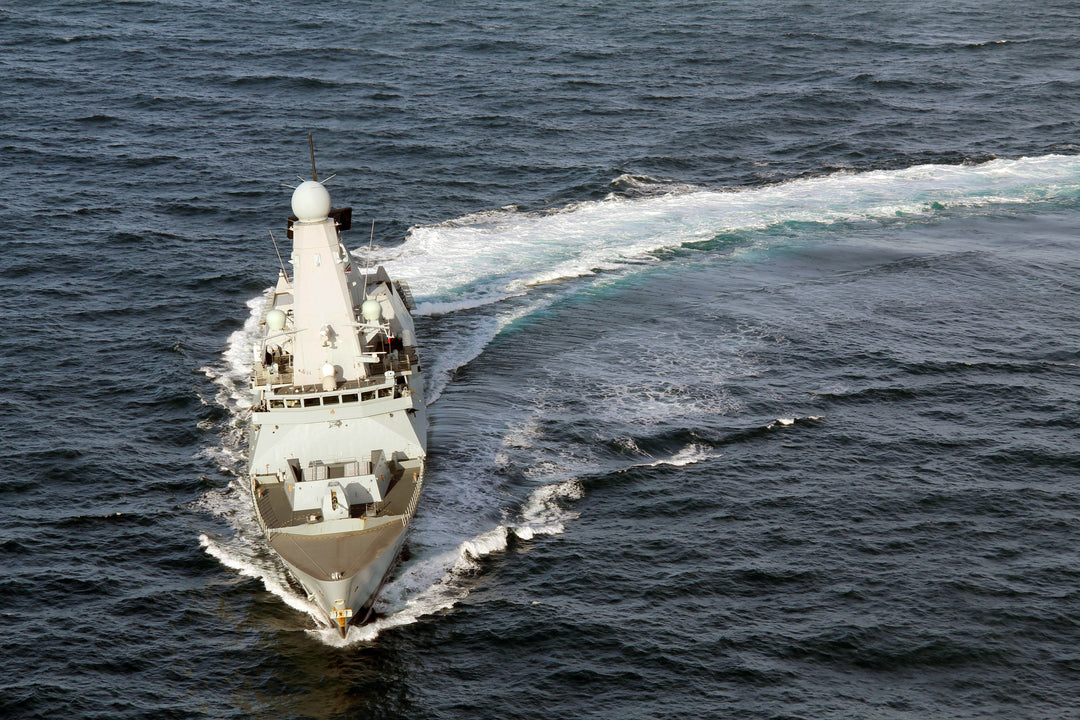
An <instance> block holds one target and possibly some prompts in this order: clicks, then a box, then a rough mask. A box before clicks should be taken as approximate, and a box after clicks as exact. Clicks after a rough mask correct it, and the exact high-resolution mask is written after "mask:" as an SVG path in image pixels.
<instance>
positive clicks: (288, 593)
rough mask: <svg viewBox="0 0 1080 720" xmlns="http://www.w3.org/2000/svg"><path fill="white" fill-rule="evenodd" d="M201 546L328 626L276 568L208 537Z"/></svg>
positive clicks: (310, 603) (201, 541)
mask: <svg viewBox="0 0 1080 720" xmlns="http://www.w3.org/2000/svg"><path fill="white" fill-rule="evenodd" d="M199 544H200V545H202V547H203V549H204V550H205V551H206V553H207V554H208V555H210V556H211V557H213V558H215V559H216V560H217V561H218V562H220V563H221V564H222V565H224V566H225V567H227V568H229V569H231V570H235V571H237V572H238V573H240V574H241V575H245V576H247V577H251V578H256V579H257V580H262V583H263V587H264V588H266V590H267V592H271V593H273V594H274V595H276V596H277V597H279V598H280V599H281V600H282V601H283V602H284V603H285V604H286V605H288V606H289V607H291V608H293V609H294V610H298V611H300V612H304V613H308V614H309V615H311V616H312V617H313V618H315V619H317V620H320V622H322V623H323V624H326V621H324V620H322V619H321V616H322V613H321V612H320V611H319V608H318V606H316V605H315V604H314V603H312V602H309V601H308V600H306V599H305V598H303V597H302V596H300V595H299V594H297V593H296V592H294V591H293V590H292V589H291V588H290V587H289V585H288V581H287V580H286V578H285V576H284V574H283V573H280V572H274V570H275V568H273V566H267V565H266V564H263V563H258V562H255V561H254V560H253V559H252V558H251V557H245V556H243V555H240V554H236V553H235V551H232V552H230V551H229V550H226V549H225V548H224V547H222V546H221V545H219V544H218V543H216V542H214V541H213V540H211V539H210V538H209V537H207V536H206V535H200V536H199ZM327 627H329V626H327Z"/></svg>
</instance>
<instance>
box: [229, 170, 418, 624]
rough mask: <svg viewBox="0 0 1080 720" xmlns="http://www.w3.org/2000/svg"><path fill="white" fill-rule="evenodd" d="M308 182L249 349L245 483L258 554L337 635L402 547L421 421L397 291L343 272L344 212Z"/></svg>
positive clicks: (400, 286)
mask: <svg viewBox="0 0 1080 720" xmlns="http://www.w3.org/2000/svg"><path fill="white" fill-rule="evenodd" d="M313 176H314V177H315V179H314V180H308V181H305V182H303V183H302V184H301V185H300V186H299V187H297V188H296V189H295V191H294V192H293V195H292V211H293V217H291V218H289V223H288V236H289V238H291V239H292V242H293V247H292V254H291V256H290V258H289V262H290V263H291V264H292V273H291V275H290V274H289V273H288V272H287V271H286V267H285V263H284V262H282V263H281V272H280V274H279V276H278V280H277V285H276V286H275V287H274V289H273V294H272V296H271V297H270V299H269V302H268V304H267V307H266V312H265V315H264V316H263V319H262V324H261V328H260V330H261V337H260V338H259V339H258V341H256V343H255V346H254V350H255V353H254V354H255V358H254V364H253V371H252V377H251V389H252V393H253V405H252V412H251V427H250V436H249V457H248V459H249V474H248V481H249V483H250V488H251V494H252V499H253V503H254V507H255V515H256V517H257V518H258V521H259V525H260V526H261V527H262V529H263V532H264V533H265V534H266V538H267V541H268V542H269V544H270V547H271V548H273V549H274V551H275V552H276V553H277V554H278V555H279V556H280V557H281V559H282V560H283V561H284V563H285V565H286V566H287V567H288V568H289V571H290V572H291V573H292V575H293V576H294V577H295V578H296V580H297V581H299V583H300V584H301V585H302V586H303V587H304V590H305V591H306V592H307V595H308V598H309V600H311V601H312V602H314V603H315V604H316V605H318V607H319V608H320V609H321V611H322V612H323V613H324V614H325V617H326V620H327V621H328V622H329V623H330V624H331V626H336V627H337V628H339V629H340V631H341V634H342V636H344V635H345V634H346V632H347V629H348V624H349V623H350V622H363V621H364V620H365V619H366V615H367V614H368V613H369V612H370V608H371V604H372V603H373V602H374V600H375V596H376V594H377V593H378V590H379V587H380V586H381V584H382V582H383V581H384V580H385V578H386V576H387V574H388V573H389V572H390V570H391V567H392V565H393V563H394V560H395V559H396V558H397V556H398V553H399V551H400V550H401V545H402V543H403V542H404V540H405V533H406V529H407V528H408V526H409V521H410V520H411V519H412V516H413V512H414V511H415V509H416V503H417V501H418V500H419V498H420V490H421V488H422V486H423V482H424V463H425V458H426V452H427V414H426V410H425V406H424V392H423V382H422V379H421V376H420V365H419V360H418V358H417V352H416V345H417V343H416V335H415V332H414V329H413V321H412V316H411V315H410V314H409V313H410V310H412V309H413V300H412V295H411V293H410V292H409V288H408V286H407V285H406V284H405V283H404V282H403V281H401V280H393V279H391V278H390V277H389V276H388V275H387V273H386V271H385V269H384V268H382V267H379V268H377V269H376V270H375V271H368V270H365V271H361V270H360V269H359V268H358V267H357V266H356V265H355V264H354V263H353V262H352V257H351V256H350V255H349V252H348V251H347V250H346V248H345V245H344V244H343V243H342V242H341V239H340V232H341V231H344V230H347V229H348V228H349V226H350V225H351V218H352V210H351V208H347V207H346V208H341V209H336V210H335V209H331V203H330V194H329V192H327V190H326V188H325V186H324V185H323V184H322V183H320V182H318V176H317V175H315V174H314V173H313Z"/></svg>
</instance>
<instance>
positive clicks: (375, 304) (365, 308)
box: [360, 300, 382, 323]
mask: <svg viewBox="0 0 1080 720" xmlns="http://www.w3.org/2000/svg"><path fill="white" fill-rule="evenodd" d="M360 314H361V315H363V316H364V319H365V320H367V321H368V322H369V323H373V322H378V321H379V316H380V315H382V305H381V304H380V303H379V301H378V300H365V301H364V304H363V305H361V306H360Z"/></svg>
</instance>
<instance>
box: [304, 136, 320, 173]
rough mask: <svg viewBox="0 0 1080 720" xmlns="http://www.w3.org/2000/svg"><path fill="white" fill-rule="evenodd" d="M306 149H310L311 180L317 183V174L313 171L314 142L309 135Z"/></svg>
mask: <svg viewBox="0 0 1080 720" xmlns="http://www.w3.org/2000/svg"><path fill="white" fill-rule="evenodd" d="M307 141H308V147H309V148H310V149H311V179H312V180H314V181H315V182H319V173H318V171H316V170H315V141H314V140H313V139H312V138H311V133H308V134H307Z"/></svg>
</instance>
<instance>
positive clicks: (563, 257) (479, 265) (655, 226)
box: [384, 155, 1080, 314]
mask: <svg viewBox="0 0 1080 720" xmlns="http://www.w3.org/2000/svg"><path fill="white" fill-rule="evenodd" d="M663 190H664V188H663V186H657V191H658V192H660V191H663ZM1078 195H1080V157H1077V156H1066V155H1045V156H1041V157H1032V158H1020V159H1016V160H991V161H989V162H985V163H982V164H979V165H918V166H914V167H910V168H906V169H903V170H881V171H871V172H861V173H853V172H842V173H837V174H833V175H826V176H822V177H814V178H804V179H797V180H790V181H788V182H784V183H779V184H776V185H770V186H765V187H754V188H743V189H722V190H717V189H704V188H696V189H695V188H687V187H685V186H678V187H675V188H674V189H673V190H670V191H668V192H666V194H658V195H653V196H651V197H635V198H627V197H617V196H614V195H612V196H609V197H608V198H606V199H604V200H600V201H589V202H582V203H576V204H573V205H569V206H567V207H565V208H562V209H559V210H556V211H547V212H518V211H517V210H514V209H506V210H497V211H491V212H484V213H476V214H474V215H469V216H466V217H464V218H460V219H457V220H453V221H449V222H446V223H442V224H439V225H432V226H426V227H414V228H412V229H410V231H409V233H408V235H407V237H406V239H405V242H404V243H403V244H402V245H401V247H400V248H399V249H398V253H397V254H396V256H394V257H392V258H390V259H387V260H385V262H384V264H385V265H387V269H388V270H390V271H391V274H392V275H393V276H394V277H404V278H408V280H409V281H410V283H412V284H413V286H414V288H415V289H416V290H418V291H419V292H417V293H416V297H417V300H418V301H419V303H420V307H419V312H420V313H421V314H446V313H452V312H454V311H457V310H464V309H473V308H477V307H482V306H484V305H488V304H493V303H498V302H501V301H503V300H505V299H507V298H510V297H515V296H519V295H521V294H523V293H527V292H528V290H529V288H530V287H532V286H535V285H537V284H541V283H547V282H552V281H555V280H562V279H569V278H575V277H580V276H584V275H591V274H593V273H595V272H596V271H598V270H613V269H619V268H622V267H626V266H628V265H633V264H637V263H640V262H642V261H647V260H649V259H650V254H651V253H654V252H657V251H660V250H665V249H672V248H678V247H680V246H683V245H687V244H692V243H698V242H703V241H707V240H711V239H713V238H715V237H716V236H717V235H719V234H723V233H732V232H746V231H763V230H767V229H768V228H770V227H775V226H780V225H783V224H786V223H796V222H799V223H818V224H826V225H828V224H834V223H840V222H858V221H881V220H886V219H890V218H896V217H897V216H913V217H929V216H932V215H933V214H934V213H939V212H941V211H943V210H949V209H956V208H975V209H979V208H993V207H997V206H1002V205H1016V204H1026V203H1046V202H1061V201H1074V200H1075V199H1076V198H1077V196H1078Z"/></svg>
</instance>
